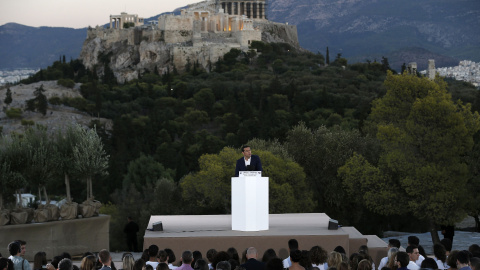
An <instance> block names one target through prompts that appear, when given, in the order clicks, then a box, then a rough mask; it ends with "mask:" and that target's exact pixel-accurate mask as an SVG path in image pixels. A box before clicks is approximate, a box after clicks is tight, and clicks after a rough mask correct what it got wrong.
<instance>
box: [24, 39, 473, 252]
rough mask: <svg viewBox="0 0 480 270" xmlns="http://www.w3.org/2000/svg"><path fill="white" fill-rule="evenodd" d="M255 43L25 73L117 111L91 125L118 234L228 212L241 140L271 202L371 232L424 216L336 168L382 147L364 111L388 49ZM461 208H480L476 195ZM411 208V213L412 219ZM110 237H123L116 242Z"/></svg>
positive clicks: (459, 90)
mask: <svg viewBox="0 0 480 270" xmlns="http://www.w3.org/2000/svg"><path fill="white" fill-rule="evenodd" d="M251 48H252V50H250V51H249V52H248V53H244V52H241V51H239V50H236V49H232V50H231V51H230V52H229V53H227V54H226V55H225V56H224V57H223V59H220V60H219V61H218V62H217V63H215V64H213V65H211V66H209V67H207V69H208V72H207V71H206V70H205V69H203V68H202V67H200V66H199V65H198V63H189V64H188V66H187V67H186V70H187V72H185V73H183V74H178V73H177V72H176V70H169V71H168V72H166V73H165V74H157V69H155V70H152V71H148V70H145V72H144V73H143V74H142V75H141V77H140V78H139V79H137V80H134V81H131V82H128V83H125V84H117V83H116V82H115V77H114V76H113V72H112V71H111V70H109V68H108V62H109V56H108V55H106V56H102V59H103V60H102V61H103V63H100V64H99V66H98V70H103V73H102V72H97V67H96V68H94V69H93V70H92V71H90V70H86V69H85V68H84V67H83V65H82V64H81V63H79V62H78V61H77V60H75V61H70V63H65V62H61V61H58V62H55V63H54V65H53V66H52V67H49V68H47V69H45V70H42V71H40V72H39V73H37V74H36V75H35V76H33V77H31V78H30V79H28V80H27V81H25V82H33V81H40V80H45V79H50V80H51V79H54V80H61V81H59V83H61V84H66V85H72V83H71V81H69V80H72V81H74V82H81V83H82V85H81V93H82V95H83V98H77V99H75V100H72V99H58V98H57V99H55V100H49V102H50V103H56V104H59V103H65V104H67V105H70V106H74V107H76V108H78V109H80V110H83V111H86V112H88V113H90V114H91V115H92V116H100V117H105V118H109V119H112V120H113V123H114V125H113V129H107V128H106V127H104V126H98V125H97V133H98V134H99V136H100V137H101V138H102V140H103V143H104V145H105V150H106V154H108V155H109V156H110V159H109V164H108V172H109V174H108V176H104V177H105V179H104V180H105V181H97V182H93V183H92V185H93V189H94V190H95V191H96V192H95V193H96V194H95V195H96V198H98V199H100V200H101V201H103V202H107V201H112V202H113V203H114V204H109V205H108V207H106V208H105V210H104V211H105V213H110V214H112V215H115V217H114V218H113V219H112V220H115V222H112V228H111V232H112V234H116V237H115V238H117V239H118V236H119V234H121V231H122V230H121V227H122V226H123V224H124V223H123V221H124V220H125V218H126V216H127V215H131V216H133V217H134V218H135V219H136V220H137V221H138V222H139V223H140V225H142V224H143V225H145V226H146V224H147V223H148V218H149V216H150V214H156V215H159V214H192V213H197V214H198V213H203V214H219V213H228V211H229V203H230V202H229V198H227V197H226V196H225V193H226V192H227V191H228V190H229V181H228V179H229V177H230V176H232V175H233V173H234V161H235V160H236V159H238V158H240V157H241V153H240V151H239V150H238V149H239V147H240V146H241V145H242V144H245V143H247V142H248V143H249V144H250V145H251V146H252V148H253V152H254V154H261V156H262V159H263V160H264V162H265V163H266V164H265V166H264V167H265V173H267V174H269V175H270V176H271V178H272V179H271V187H272V189H271V190H270V192H271V197H273V196H272V192H273V193H274V195H275V196H276V197H281V198H282V199H283V200H277V201H274V202H273V203H272V204H271V206H272V207H273V210H272V209H271V211H272V213H273V212H275V213H281V212H297V211H302V212H305V211H306V212H309V211H317V212H326V213H327V214H329V215H331V216H332V217H334V218H337V219H339V221H340V223H341V224H343V225H352V226H357V228H359V229H361V230H362V231H363V232H367V233H379V232H381V231H382V230H383V229H386V228H388V229H392V228H395V229H398V230H401V229H408V230H411V231H413V230H415V229H417V230H418V229H423V228H426V225H425V222H423V223H422V221H421V220H420V219H421V218H422V217H420V216H419V217H417V218H415V217H413V218H410V219H409V221H410V222H402V221H401V216H400V215H401V214H404V213H397V214H395V215H389V216H379V215H378V214H376V213H374V212H375V211H374V210H375V209H371V208H369V207H365V205H364V203H363V201H362V200H361V199H360V198H359V197H358V196H357V197H355V198H354V199H352V196H356V195H355V194H350V193H347V190H346V189H345V187H344V183H343V179H342V178H341V177H340V176H339V175H338V173H337V172H338V168H340V167H341V166H343V165H344V164H345V162H347V161H348V160H349V159H350V158H351V157H352V156H353V155H354V153H357V154H356V155H362V156H363V157H364V159H365V161H368V162H370V163H371V164H374V165H377V164H378V162H379V160H380V159H381V158H382V157H384V156H382V155H383V154H382V153H384V152H382V151H383V150H384V149H386V148H385V145H383V144H382V141H381V140H379V139H378V138H377V137H376V126H375V125H374V124H372V123H373V122H372V121H371V120H367V118H368V116H369V115H370V111H371V104H372V101H373V100H376V99H380V98H382V97H383V96H384V95H385V93H386V89H387V88H386V86H387V87H389V84H388V80H387V83H386V84H384V81H385V79H386V78H387V71H388V70H389V69H390V68H389V65H388V60H387V59H383V60H382V63H376V62H373V63H370V62H369V63H357V64H353V65H348V63H347V60H346V59H345V58H342V57H341V55H340V54H338V55H337V57H336V59H335V60H334V61H330V64H329V65H325V59H324V57H323V56H322V55H321V54H313V53H310V52H303V51H298V50H295V49H294V48H292V47H291V46H289V45H287V44H266V43H262V42H253V43H252V45H251ZM389 76H394V77H395V76H398V75H393V74H391V75H389ZM411 77H412V78H417V77H415V76H411ZM418 79H419V80H420V78H418ZM442 87H444V90H445V89H448V90H450V91H451V92H452V95H453V96H454V98H455V99H462V100H465V101H467V102H472V103H473V106H472V107H468V106H467V107H465V108H466V109H472V110H477V109H478V107H480V105H476V104H480V96H479V95H478V94H477V91H476V89H475V88H472V87H471V85H469V84H462V83H458V82H454V81H448V85H444V86H442ZM446 98H447V99H448V98H450V97H446ZM450 100H451V98H450ZM375 104H377V105H376V106H378V104H379V103H378V101H376V103H375ZM390 105H391V106H393V105H394V104H390ZM398 110H400V111H402V109H401V108H399V109H398ZM394 116H395V115H394ZM398 116H401V113H400V112H399V113H398ZM372 117H373V116H372ZM465 149H466V148H465ZM474 149H478V148H474ZM477 157H478V155H477ZM475 160H476V159H475V156H474V155H472V158H471V159H469V160H468V162H469V163H468V164H470V167H469V168H471V169H470V171H473V170H475V171H478V170H477V169H476V165H475ZM466 162H467V161H466ZM292 173H293V174H292ZM293 175H295V177H293ZM465 178H467V179H470V180H469V181H471V182H472V183H477V182H478V180H477V179H478V177H477V178H474V177H469V176H467V175H465ZM56 183H57V185H53V184H50V185H49V184H48V183H47V185H48V187H49V190H51V191H54V190H55V188H57V189H58V183H59V182H58V180H57V182H56ZM75 185H77V184H76V183H72V187H71V189H72V197H73V198H77V197H81V196H80V195H82V196H85V195H84V194H83V192H84V190H85V189H84V188H83V184H82V187H80V186H75ZM88 188H89V189H91V188H92V187H91V186H89V187H88ZM58 193H59V194H61V193H62V192H61V191H60V190H58ZM112 193H113V195H112ZM227 193H228V192H227ZM90 195H91V194H90ZM227 195H228V194H227ZM131 202H135V203H134V204H133V203H131ZM466 211H467V210H466ZM468 211H470V212H471V213H477V212H478V209H477V208H476V207H475V206H473V205H472V206H470V208H469V209H468ZM399 214H400V215H399ZM399 217H400V221H399ZM412 220H415V221H417V220H418V222H414V224H415V227H412V224H411V223H412V222H411V221H412ZM372 224H375V226H373V225H372ZM145 226H143V227H145ZM112 241H116V240H112ZM114 245H118V248H120V249H121V248H122V246H121V245H122V243H120V242H118V244H117V243H112V246H114Z"/></svg>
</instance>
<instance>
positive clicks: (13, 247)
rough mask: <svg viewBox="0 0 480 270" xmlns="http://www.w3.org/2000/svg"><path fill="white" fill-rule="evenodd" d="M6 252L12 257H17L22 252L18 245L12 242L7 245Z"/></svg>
mask: <svg viewBox="0 0 480 270" xmlns="http://www.w3.org/2000/svg"><path fill="white" fill-rule="evenodd" d="M8 252H9V253H10V255H12V256H18V255H20V253H21V252H22V249H21V247H20V243H18V242H16V241H14V242H11V243H10V244H8Z"/></svg>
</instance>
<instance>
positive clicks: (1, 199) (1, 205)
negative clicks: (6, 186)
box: [0, 193, 3, 211]
mask: <svg viewBox="0 0 480 270" xmlns="http://www.w3.org/2000/svg"><path fill="white" fill-rule="evenodd" d="M1 210H3V195H2V193H0V211H1Z"/></svg>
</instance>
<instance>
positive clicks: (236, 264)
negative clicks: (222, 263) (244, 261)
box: [228, 259, 240, 269]
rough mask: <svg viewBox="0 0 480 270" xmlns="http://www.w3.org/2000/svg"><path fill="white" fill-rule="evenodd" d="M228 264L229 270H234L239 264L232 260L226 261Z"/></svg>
mask: <svg viewBox="0 0 480 270" xmlns="http://www.w3.org/2000/svg"><path fill="white" fill-rule="evenodd" d="M228 263H229V264H230V269H235V268H237V266H239V265H240V262H239V261H237V260H234V259H230V260H228Z"/></svg>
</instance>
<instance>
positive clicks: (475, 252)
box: [468, 244, 480, 258]
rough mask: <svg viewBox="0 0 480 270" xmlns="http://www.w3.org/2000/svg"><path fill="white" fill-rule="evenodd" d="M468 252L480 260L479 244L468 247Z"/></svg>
mask: <svg viewBox="0 0 480 270" xmlns="http://www.w3.org/2000/svg"><path fill="white" fill-rule="evenodd" d="M468 251H470V253H472V256H473V257H477V258H480V246H479V245H477V244H473V245H470V246H469V247H468Z"/></svg>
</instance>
